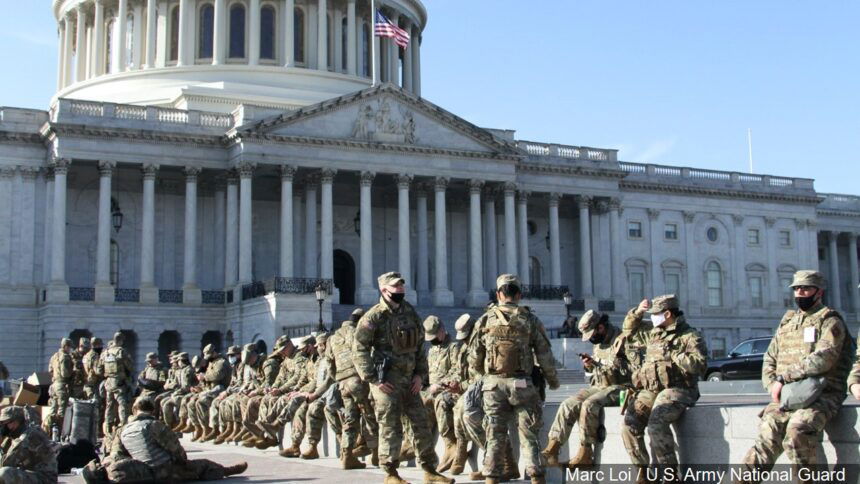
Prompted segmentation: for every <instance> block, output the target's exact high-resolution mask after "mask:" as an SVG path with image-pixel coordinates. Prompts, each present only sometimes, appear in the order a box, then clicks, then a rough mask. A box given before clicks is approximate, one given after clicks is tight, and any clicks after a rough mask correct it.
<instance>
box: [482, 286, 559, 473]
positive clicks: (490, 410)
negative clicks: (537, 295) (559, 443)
mask: <svg viewBox="0 0 860 484" xmlns="http://www.w3.org/2000/svg"><path fill="white" fill-rule="evenodd" d="M496 297H497V299H498V301H499V304H498V305H495V306H492V307H491V308H490V309H489V310H488V311H487V312H486V313H484V314H483V315H482V316H481V317H480V318H479V319H478V321H477V322H476V323H475V327H474V329H473V330H472V335H471V337H470V339H469V355H468V363H469V366H470V367H471V368H474V370H475V371H476V372H477V373H479V374H481V375H483V398H484V413H485V414H486V432H487V453H486V455H485V456H484V468H483V475H484V477H485V478H486V482H487V483H497V482H499V481H500V479H501V478H502V476H503V475H504V463H505V461H506V456H505V448H506V446H507V442H508V424H509V423H510V422H511V420H512V419H514V418H515V417H516V420H517V423H518V427H519V434H520V445H521V447H524V448H525V449H524V450H525V452H524V455H521V457H525V466H526V474H527V475H528V476H529V477H530V478H531V481H532V483H533V484H537V483H544V482H546V479H545V477H544V468H543V465H542V463H541V460H540V443H539V439H538V433H539V432H540V429H541V426H542V414H543V410H542V408H541V403H542V402H541V400H540V395H539V394H538V390H537V388H535V386H534V384H533V382H532V370H533V369H534V365H535V361H537V363H538V364H539V365H540V367H541V370H542V371H543V374H544V378H545V379H546V381H547V383H548V385H549V387H550V388H551V389H556V388H558V386H559V383H558V375H557V373H556V369H555V361H554V359H553V357H552V351H551V348H550V343H549V338H548V337H547V335H546V331H545V330H544V327H543V323H541V321H540V320H539V319H538V318H537V316H535V315H534V314H533V313H532V312H531V310H529V308H528V307H526V306H520V305H519V301H520V300H521V299H522V286H521V285H520V282H519V280H518V279H517V277H516V276H514V275H512V274H502V275H501V276H499V277H498V278H497V279H496ZM510 457H512V456H508V458H510Z"/></svg>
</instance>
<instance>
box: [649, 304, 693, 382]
mask: <svg viewBox="0 0 860 484" xmlns="http://www.w3.org/2000/svg"><path fill="white" fill-rule="evenodd" d="M691 331H693V329H692V328H690V326H689V325H687V323H686V322H685V321H683V320H681V319H679V320H678V321H677V322H676V326H675V329H674V330H673V331H671V332H668V331H661V330H657V329H655V330H652V333H651V338H650V339H649V341H648V346H647V348H646V350H645V361H644V363H643V364H642V369H641V370H640V372H639V384H640V385H641V386H642V387H643V388H644V389H646V390H650V391H653V392H659V391H662V390H665V389H667V388H688V389H689V388H697V387H698V383H697V382H698V378H696V376H695V375H694V376H690V377H685V375H684V373H682V372H681V370H680V369H679V368H678V367H677V365H675V363H674V362H673V361H672V355H673V354H676V353H680V352H683V351H684V350H683V349H682V348H681V346H682V345H683V344H684V343H683V341H681V339H682V337H683V336H685V335H686V334H688V333H689V332H691Z"/></svg>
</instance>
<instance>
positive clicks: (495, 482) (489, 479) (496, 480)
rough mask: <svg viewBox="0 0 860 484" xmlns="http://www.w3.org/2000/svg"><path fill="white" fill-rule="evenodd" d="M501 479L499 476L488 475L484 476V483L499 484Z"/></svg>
mask: <svg viewBox="0 0 860 484" xmlns="http://www.w3.org/2000/svg"><path fill="white" fill-rule="evenodd" d="M472 480H473V481H479V480H480V479H472ZM500 482H502V481H500V480H499V478H498V477H486V478H484V484H499V483H500Z"/></svg>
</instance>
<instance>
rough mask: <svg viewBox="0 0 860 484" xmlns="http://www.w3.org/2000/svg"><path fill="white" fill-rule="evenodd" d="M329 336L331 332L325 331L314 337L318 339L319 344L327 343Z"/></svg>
mask: <svg viewBox="0 0 860 484" xmlns="http://www.w3.org/2000/svg"><path fill="white" fill-rule="evenodd" d="M328 337H329V334H328V333H327V332H325V331H323V332H321V333H318V334H317V335H316V336H314V339H316V340H317V344H325V342H326V341H328Z"/></svg>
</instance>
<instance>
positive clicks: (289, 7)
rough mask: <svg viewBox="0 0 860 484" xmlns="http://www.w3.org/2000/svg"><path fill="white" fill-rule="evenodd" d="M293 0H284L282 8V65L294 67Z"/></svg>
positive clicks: (294, 6) (294, 4) (294, 5)
mask: <svg viewBox="0 0 860 484" xmlns="http://www.w3.org/2000/svg"><path fill="white" fill-rule="evenodd" d="M295 8H296V3H295V0H286V6H285V8H284V26H285V27H286V28H285V29H284V32H286V35H284V59H285V60H284V65H285V66H286V67H295V65H296V57H295V49H296V48H295V38H294V37H293V35H294V33H293V27H294V25H295Z"/></svg>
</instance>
